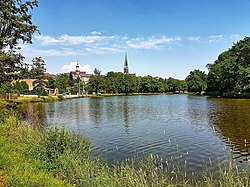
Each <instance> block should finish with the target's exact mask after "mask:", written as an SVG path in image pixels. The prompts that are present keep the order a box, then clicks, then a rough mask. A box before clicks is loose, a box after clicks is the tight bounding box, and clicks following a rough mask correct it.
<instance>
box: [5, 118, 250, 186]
mask: <svg viewBox="0 0 250 187" xmlns="http://www.w3.org/2000/svg"><path fill="white" fill-rule="evenodd" d="M171 168H172V169H171ZM248 185H249V171H248V170H239V169H238V168H237V166H236V165H235V164H233V163H232V162H228V163H226V164H224V165H223V166H221V167H220V170H219V171H218V172H217V173H213V174H212V173H204V174H203V175H202V177H201V178H200V179H198V178H197V179H192V180H191V179H190V178H188V177H187V176H186V173H185V171H181V170H176V169H175V168H174V167H170V168H168V170H166V168H165V167H164V165H163V163H162V162H161V160H160V159H159V158H158V157H157V156H153V155H151V156H150V157H147V158H145V159H144V160H135V159H128V160H126V161H125V162H120V163H117V164H115V165H113V166H108V165H107V164H106V163H105V162H104V161H103V160H101V159H94V158H92V156H91V144H90V142H89V140H87V139H85V138H84V137H82V136H80V135H77V134H74V133H67V132H66V130H65V129H64V128H62V129H46V130H41V129H37V128H34V127H32V125H31V124H26V123H24V122H22V121H20V120H18V116H16V115H13V114H11V113H8V114H7V115H6V116H5V118H4V120H2V122H1V123H0V186H110V187H116V186H124V187H125V186H136V187H137V186H169V187H171V186H208V187H209V186H248Z"/></svg>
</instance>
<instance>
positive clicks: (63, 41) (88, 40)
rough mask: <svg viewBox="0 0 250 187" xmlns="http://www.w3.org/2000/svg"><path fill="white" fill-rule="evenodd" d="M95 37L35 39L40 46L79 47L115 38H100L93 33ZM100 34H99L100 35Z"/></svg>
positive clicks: (47, 37)
mask: <svg viewBox="0 0 250 187" xmlns="http://www.w3.org/2000/svg"><path fill="white" fill-rule="evenodd" d="M94 33H95V35H93V34H91V35H86V36H84V35H80V36H71V35H67V34H63V35H61V36H59V37H52V36H43V35H39V36H35V39H36V40H37V41H39V42H40V43H41V44H42V45H45V46H49V45H64V46H73V45H81V44H93V43H96V42H100V41H104V40H112V39H114V38H115V36H101V35H97V34H99V33H96V32H94ZM100 34H101V33H100Z"/></svg>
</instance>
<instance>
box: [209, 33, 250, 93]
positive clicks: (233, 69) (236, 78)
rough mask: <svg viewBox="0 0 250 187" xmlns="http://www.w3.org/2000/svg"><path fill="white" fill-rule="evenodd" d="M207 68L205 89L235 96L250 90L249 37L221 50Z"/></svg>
mask: <svg viewBox="0 0 250 187" xmlns="http://www.w3.org/2000/svg"><path fill="white" fill-rule="evenodd" d="M207 68H208V70H209V73H208V78H207V84H208V88H207V91H209V92H218V93H219V94H220V95H222V96H224V95H230V96H236V95H238V94H240V93H242V92H246V93H249V92H250V37H245V38H244V39H243V40H241V41H239V42H237V43H235V44H233V46H232V47H231V48H230V49H229V50H227V51H224V52H222V53H221V54H220V55H219V56H218V59H217V60H216V61H215V62H214V63H213V64H208V65H207Z"/></svg>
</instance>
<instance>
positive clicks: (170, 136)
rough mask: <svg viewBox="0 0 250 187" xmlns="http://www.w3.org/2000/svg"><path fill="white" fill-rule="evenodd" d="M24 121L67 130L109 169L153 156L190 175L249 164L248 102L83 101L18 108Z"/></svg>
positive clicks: (173, 98)
mask: <svg viewBox="0 0 250 187" xmlns="http://www.w3.org/2000/svg"><path fill="white" fill-rule="evenodd" d="M22 107H23V110H25V113H26V114H27V116H26V120H29V121H32V122H34V121H35V123H40V124H42V125H44V126H45V127H47V126H52V127H62V126H64V127H66V129H67V130H68V131H74V132H77V133H80V134H83V135H84V136H85V137H87V138H89V139H90V140H91V141H92V146H93V155H94V156H95V157H97V156H98V157H99V156H100V157H102V158H104V159H105V160H106V161H107V162H108V163H109V164H112V163H114V162H115V161H124V160H125V159H126V158H131V157H135V158H142V157H143V156H146V155H149V154H154V155H158V156H159V158H162V159H163V160H164V159H168V160H169V159H171V160H172V161H173V162H176V163H179V164H180V165H183V164H182V163H184V162H185V163H186V166H187V168H188V171H189V172H199V171H202V170H204V168H206V169H208V170H213V169H215V168H216V167H217V166H218V161H221V160H224V159H229V160H230V159H234V160H236V162H238V163H243V164H244V163H247V162H248V159H250V157H249V156H250V154H249V150H250V148H249V145H250V128H249V127H250V100H247V99H221V98H216V99H212V98H208V97H200V96H191V95H186V94H174V95H164V94H162V95H141V96H119V97H115V96H114V97H100V98H81V99H72V100H66V101H63V102H55V103H45V104H44V103H42V104H41V103H40V104H28V105H24V106H22Z"/></svg>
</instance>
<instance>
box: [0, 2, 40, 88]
mask: <svg viewBox="0 0 250 187" xmlns="http://www.w3.org/2000/svg"><path fill="white" fill-rule="evenodd" d="M37 6H38V1H37V0H33V1H25V0H1V1H0V84H2V83H3V82H5V81H9V80H11V79H12V78H13V76H15V75H16V74H15V72H17V71H19V70H20V68H21V67H22V60H23V57H22V55H21V54H19V53H18V52H17V50H18V49H20V48H19V47H17V44H18V42H19V41H22V42H23V43H32V35H33V33H34V32H36V31H37V30H38V29H37V26H35V25H34V24H33V23H32V11H31V10H32V9H33V8H34V7H37Z"/></svg>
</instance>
